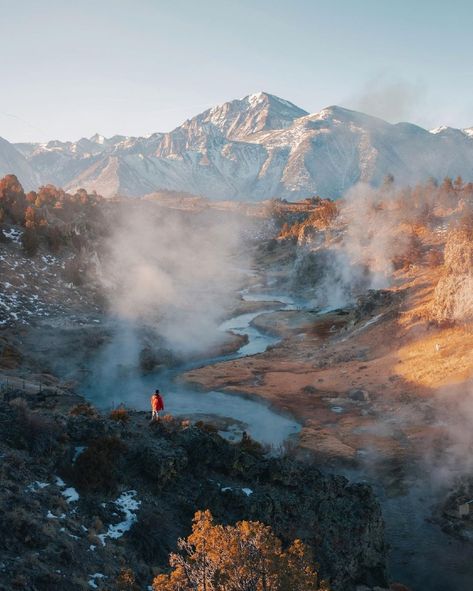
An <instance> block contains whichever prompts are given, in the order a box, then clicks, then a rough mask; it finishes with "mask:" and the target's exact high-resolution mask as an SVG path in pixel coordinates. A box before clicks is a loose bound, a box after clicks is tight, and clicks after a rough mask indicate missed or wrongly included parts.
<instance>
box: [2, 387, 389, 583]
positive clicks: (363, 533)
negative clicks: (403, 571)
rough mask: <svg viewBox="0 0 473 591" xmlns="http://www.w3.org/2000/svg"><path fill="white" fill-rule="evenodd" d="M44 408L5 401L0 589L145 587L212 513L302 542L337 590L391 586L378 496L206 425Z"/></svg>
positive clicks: (32, 401)
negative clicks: (202, 515) (126, 572)
mask: <svg viewBox="0 0 473 591" xmlns="http://www.w3.org/2000/svg"><path fill="white" fill-rule="evenodd" d="M35 400H36V399H35V398H34V397H29V398H28V399H27V401H26V404H25V402H15V403H6V402H3V403H0V454H1V458H2V461H1V462H0V472H1V474H0V476H1V479H2V488H1V489H0V530H1V531H2V532H5V533H4V535H2V536H0V572H1V574H2V577H0V578H1V580H2V583H1V584H0V589H2V590H7V589H12V588H16V589H28V590H35V591H36V590H37V591H43V590H44V591H46V590H47V591H54V590H55V589H57V590H59V589H64V588H66V585H67V589H71V590H72V591H76V590H77V591H79V590H83V589H87V588H89V581H90V580H91V577H92V575H94V574H97V573H99V574H101V575H103V577H95V578H94V579H92V580H93V581H94V583H95V584H97V587H98V588H107V589H115V588H118V587H117V584H116V583H115V582H114V581H116V577H117V576H118V574H119V572H120V570H121V569H122V568H124V567H127V568H131V570H132V571H133V573H134V575H135V577H136V580H137V582H138V584H139V585H140V587H141V588H144V587H145V586H146V585H149V584H150V581H151V579H152V577H153V574H155V573H156V572H158V571H159V570H160V569H163V568H165V567H166V566H167V556H168V553H169V552H170V551H172V550H173V549H174V548H175V545H176V540H177V537H179V536H182V535H187V534H188V533H189V531H190V525H191V519H192V517H193V514H194V512H195V511H196V510H198V509H205V508H209V509H210V510H211V511H212V513H213V515H214V516H215V518H216V519H217V520H218V521H221V522H224V523H232V522H235V521H236V520H239V519H252V520H259V521H262V522H264V523H267V524H269V525H271V526H272V527H273V529H274V531H275V533H276V534H277V535H278V536H280V537H281V538H282V539H283V540H284V541H289V540H292V539H294V538H295V537H299V538H301V539H302V540H303V541H305V542H306V543H307V544H309V545H310V546H311V547H313V549H314V553H315V556H316V559H317V561H318V562H319V563H320V571H321V573H322V575H323V576H324V577H328V578H329V579H330V580H331V584H332V589H334V590H335V591H337V590H338V591H341V590H343V591H346V590H347V591H348V590H351V589H355V587H356V585H357V584H366V585H369V586H375V585H381V586H383V585H384V583H385V545H384V528H383V521H382V518H381V512H380V508H379V505H378V503H377V502H376V500H375V498H374V495H373V493H372V491H371V489H370V487H369V486H367V485H364V484H352V483H350V482H348V481H347V480H346V479H345V478H343V477H339V476H327V475H323V474H322V473H321V472H320V471H319V470H318V469H317V468H316V466H314V465H313V464H311V463H301V462H298V461H295V460H293V459H292V458H290V457H278V458H276V457H269V456H267V455H265V454H264V453H263V450H262V449H261V448H260V446H259V445H258V444H256V443H254V442H252V441H251V440H249V439H245V440H244V441H242V443H240V444H230V443H228V442H227V441H225V440H224V439H222V438H221V437H220V436H219V435H218V434H217V433H216V432H215V431H214V430H213V429H211V428H210V427H207V426H205V425H201V426H196V425H191V424H189V422H188V421H184V422H177V421H175V420H173V419H171V418H169V419H166V420H164V421H162V423H161V424H159V425H149V423H148V420H147V416H146V415H145V413H130V414H129V415H128V419H127V420H125V421H122V420H112V419H110V418H107V417H103V416H94V415H93V414H92V413H90V412H89V411H87V412H85V410H86V409H85V405H84V406H83V407H79V408H77V407H76V409H74V411H73V414H65V413H63V412H59V411H55V410H54V409H53V410H45V409H44V406H43V404H42V403H41V402H35ZM31 425H34V430H33V431H31ZM52 425H54V426H55V427H54V436H53V437H46V436H45V435H46V434H47V433H49V432H50V431H51V426H52ZM28 430H29V431H28ZM25 431H28V433H25ZM40 443H41V445H42V446H43V447H42V453H41V454H39V455H38V454H37V453H36V447H37V445H39V444H40ZM2 585H3V586H2ZM101 586H103V587H101Z"/></svg>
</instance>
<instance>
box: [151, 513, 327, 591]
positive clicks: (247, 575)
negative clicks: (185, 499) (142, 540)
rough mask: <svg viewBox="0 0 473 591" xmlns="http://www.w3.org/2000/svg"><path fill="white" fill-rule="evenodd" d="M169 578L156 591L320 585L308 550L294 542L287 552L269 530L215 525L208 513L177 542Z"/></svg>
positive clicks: (264, 590) (307, 590) (281, 590)
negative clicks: (176, 551) (185, 536)
mask: <svg viewBox="0 0 473 591" xmlns="http://www.w3.org/2000/svg"><path fill="white" fill-rule="evenodd" d="M178 549H179V551H178V553H174V554H171V556H170V565H171V567H172V571H171V572H170V573H169V574H162V575H158V576H157V577H156V578H155V579H154V581H153V591H316V590H319V589H326V588H327V587H326V586H324V585H319V581H318V577H317V573H316V571H315V568H314V566H313V561H312V558H311V556H310V553H309V551H308V549H307V548H306V546H305V545H304V544H303V543H302V542H301V541H300V540H295V541H294V542H293V544H292V545H291V546H290V548H289V549H288V550H287V551H285V550H283V548H282V543H281V541H280V540H279V539H278V538H277V537H276V536H275V535H274V533H273V532H272V530H271V528H270V527H269V526H267V525H264V524H262V523H259V522H252V521H240V522H238V523H237V524H236V525H234V526H230V525H227V526H224V525H219V524H215V523H214V520H213V517H212V515H211V513H210V511H199V512H197V513H196V514H195V517H194V521H193V527H192V533H191V534H190V535H189V536H188V537H187V538H186V539H179V541H178Z"/></svg>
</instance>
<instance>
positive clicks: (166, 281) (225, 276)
mask: <svg viewBox="0 0 473 591" xmlns="http://www.w3.org/2000/svg"><path fill="white" fill-rule="evenodd" d="M244 265H245V261H244V257H243V256H242V255H241V249H240V225H239V223H238V222H237V221H236V219H235V218H232V219H229V218H228V217H227V218H224V217H223V216H220V217H218V218H217V217H216V216H215V214H212V213H211V212H207V213H194V214H191V213H189V212H173V211H170V210H165V209H162V208H160V207H158V206H156V205H154V204H152V203H141V204H139V205H136V206H129V207H124V208H123V209H122V211H121V215H120V216H119V218H118V219H117V220H116V221H115V223H114V229H113V232H112V235H111V236H110V238H109V240H108V243H107V248H106V256H105V257H104V260H103V263H102V267H101V277H102V282H103V284H104V286H105V287H106V293H107V295H108V299H109V302H110V308H111V312H112V314H113V315H114V316H116V317H117V318H118V319H121V320H122V321H124V322H126V323H127V325H128V326H139V325H142V326H146V327H148V328H152V329H153V330H155V331H156V332H157V333H158V334H159V336H160V337H161V338H162V339H163V340H164V343H165V345H166V346H167V347H169V348H170V349H171V350H173V351H174V352H178V353H183V354H193V353H195V352H199V351H205V350H206V349H209V348H210V347H212V346H214V345H216V344H218V342H220V341H221V340H222V338H223V335H222V333H221V332H219V331H218V329H217V328H218V325H219V323H220V321H221V319H222V316H223V315H224V313H225V310H226V308H227V306H228V305H229V302H230V294H232V293H233V292H234V291H235V289H236V287H237V285H238V281H239V277H238V272H237V269H238V268H241V267H242V266H244Z"/></svg>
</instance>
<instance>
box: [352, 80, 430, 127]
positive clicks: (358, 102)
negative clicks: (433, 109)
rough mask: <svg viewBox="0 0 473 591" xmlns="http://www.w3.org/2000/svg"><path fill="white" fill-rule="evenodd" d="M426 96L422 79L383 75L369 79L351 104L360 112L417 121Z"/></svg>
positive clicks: (393, 120)
mask: <svg viewBox="0 0 473 591" xmlns="http://www.w3.org/2000/svg"><path fill="white" fill-rule="evenodd" d="M424 97H425V88H424V87H423V85H422V84H420V83H419V82H415V83H414V82H409V81H407V80H402V79H395V78H392V77H389V76H388V75H386V74H381V75H377V76H374V77H373V78H371V79H370V80H368V81H367V82H366V84H365V85H364V87H363V88H362V90H361V92H360V93H359V95H357V96H355V97H353V98H352V99H351V100H349V101H348V103H349V104H350V105H352V106H353V108H354V109H356V110H358V111H363V112H364V113H368V114H369V115H374V116H376V117H381V118H382V119H385V120H387V121H390V122H392V123H397V122H399V121H411V120H413V119H414V120H415V119H416V117H417V116H418V115H419V114H420V111H421V108H422V104H423V101H424Z"/></svg>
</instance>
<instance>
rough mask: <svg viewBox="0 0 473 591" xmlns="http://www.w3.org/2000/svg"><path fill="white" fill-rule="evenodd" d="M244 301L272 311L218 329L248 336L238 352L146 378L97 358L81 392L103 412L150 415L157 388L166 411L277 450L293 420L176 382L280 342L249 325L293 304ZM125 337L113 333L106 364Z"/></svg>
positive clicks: (258, 297)
mask: <svg viewBox="0 0 473 591" xmlns="http://www.w3.org/2000/svg"><path fill="white" fill-rule="evenodd" d="M242 298H243V299H244V300H247V301H262V302H268V306H269V304H271V308H269V309H268V310H267V311H265V310H264V309H263V310H261V311H258V312H252V313H248V314H241V315H238V316H235V317H233V318H230V319H229V320H226V321H225V322H223V323H222V324H221V325H220V327H219V329H220V330H221V331H224V332H227V331H230V332H233V333H235V334H239V335H246V336H247V337H248V341H247V343H246V344H245V345H243V346H242V347H240V348H239V349H238V350H237V351H236V352H234V353H231V354H229V355H225V356H219V357H214V358H212V359H207V360H200V361H199V362H198V363H194V364H187V365H186V366H185V367H181V368H178V369H177V370H172V371H168V372H160V373H150V374H147V375H140V374H138V373H137V372H136V371H126V370H123V368H121V369H120V368H119V367H117V366H116V367H115V369H114V370H111V369H110V363H109V362H108V361H107V362H102V361H101V360H100V359H99V361H98V363H97V364H96V367H95V368H94V370H93V373H92V374H91V375H90V376H89V378H88V379H87V381H86V382H85V384H84V385H83V386H82V393H83V394H84V395H85V396H86V397H87V398H88V399H90V400H92V401H93V403H94V404H95V405H97V406H99V407H102V408H109V407H110V406H113V405H114V404H117V403H123V404H124V405H125V406H128V407H131V408H136V409H138V410H149V398H150V395H151V393H152V392H153V391H154V390H155V388H156V387H159V388H160V390H161V391H162V392H163V395H164V400H165V407H166V409H165V410H166V412H168V413H170V414H172V415H174V416H177V417H185V418H191V419H193V420H212V421H213V422H215V423H216V424H217V425H218V428H219V429H220V433H221V435H222V436H224V437H225V438H227V439H229V440H239V439H241V436H242V434H243V432H244V431H246V432H247V433H248V434H249V435H250V436H251V437H252V438H253V439H255V440H257V441H259V442H260V443H262V444H264V445H266V446H269V447H271V448H273V449H274V450H278V449H279V448H280V447H281V446H282V445H283V444H284V442H285V441H286V440H287V439H288V438H290V437H295V436H297V434H298V433H299V431H300V429H301V425H300V424H299V423H298V422H297V421H295V419H293V418H292V417H289V416H286V415H284V414H281V413H280V412H277V411H275V410H274V409H272V408H271V407H270V406H269V405H268V404H266V403H265V402H264V401H262V400H258V399H255V398H249V397H246V396H244V395H241V396H238V395H235V394H226V393H225V392H219V391H210V392H202V391H200V390H198V389H196V388H193V387H191V386H188V385H183V384H181V383H179V381H178V380H177V378H178V377H179V374H180V373H181V372H182V371H184V370H187V369H189V368H190V367H192V366H197V365H198V366H203V365H209V364H211V363H217V362H220V361H225V360H230V359H237V358H240V357H245V356H248V355H256V354H257V353H263V352H264V351H266V349H267V348H268V347H269V346H271V345H274V344H276V343H277V342H278V339H277V338H276V337H274V336H270V335H267V334H263V333H261V332H260V331H259V330H258V329H256V328H255V327H254V326H252V325H251V321H252V320H253V319H254V318H256V316H259V315H260V314H264V313H267V312H269V311H273V310H274V303H275V302H276V303H280V304H281V309H290V308H291V307H292V306H294V305H295V304H294V302H293V300H292V299H291V298H288V297H285V296H281V297H279V296H269V295H265V294H253V295H248V294H246V293H243V294H242ZM123 338H124V342H123V343H120V334H117V336H116V338H115V339H114V341H113V343H112V344H111V345H110V346H109V347H108V350H105V351H104V352H103V353H102V354H101V356H102V357H103V358H104V359H105V358H107V359H108V360H110V359H113V358H116V359H121V358H123V355H121V354H120V351H121V350H123V349H126V347H127V346H128V343H127V341H126V338H127V337H126V335H124V337H123ZM106 349H107V348H106ZM98 385H100V387H98Z"/></svg>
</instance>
